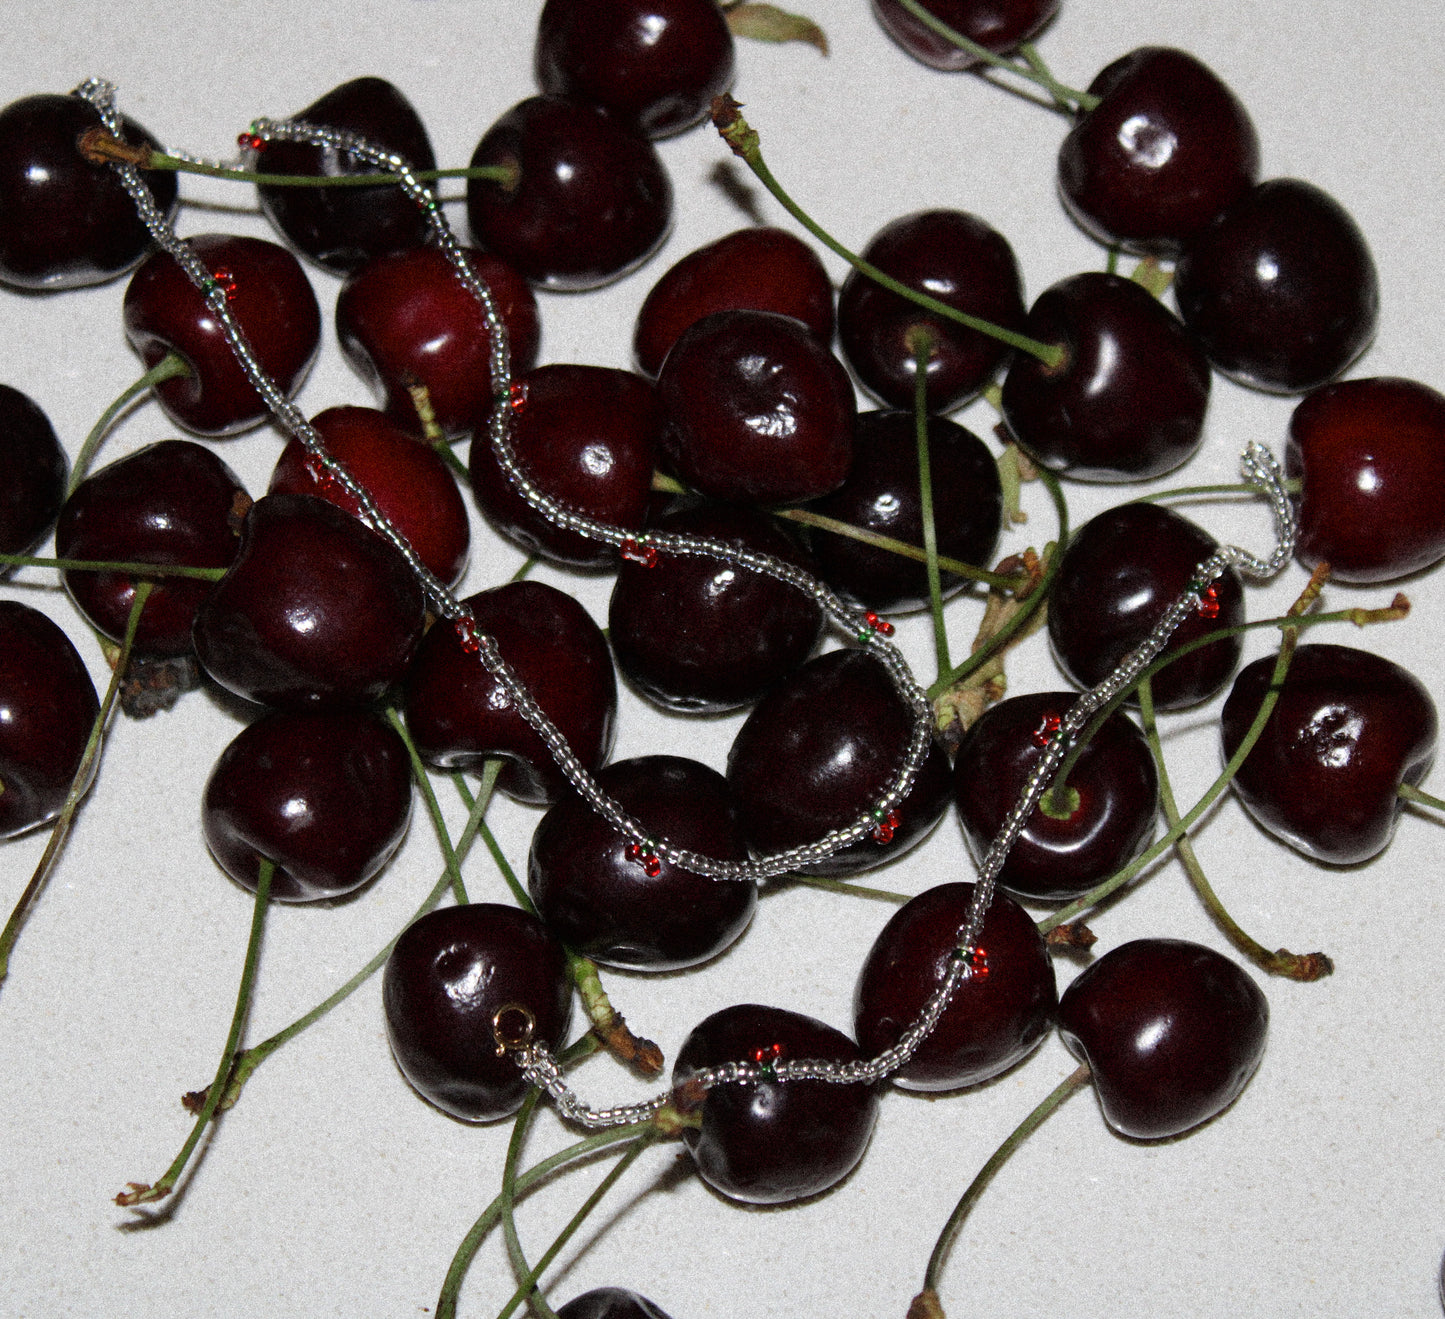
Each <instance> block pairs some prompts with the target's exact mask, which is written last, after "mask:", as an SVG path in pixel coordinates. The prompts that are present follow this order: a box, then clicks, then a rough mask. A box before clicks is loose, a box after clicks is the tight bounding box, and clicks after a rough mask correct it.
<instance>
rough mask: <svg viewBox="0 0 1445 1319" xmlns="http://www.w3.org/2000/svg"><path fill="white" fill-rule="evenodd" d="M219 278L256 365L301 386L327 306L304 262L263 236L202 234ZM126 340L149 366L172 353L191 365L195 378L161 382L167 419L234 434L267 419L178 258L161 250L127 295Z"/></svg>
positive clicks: (196, 243)
mask: <svg viewBox="0 0 1445 1319" xmlns="http://www.w3.org/2000/svg"><path fill="white" fill-rule="evenodd" d="M186 241H187V242H188V243H189V245H190V247H191V250H192V251H193V252H194V253H195V254H196V256H197V257H198V258H199V259H200V261H201V262H202V264H203V265H205V267H206V268H207V269H208V270H209V271H210V272H211V274H212V276H213V277H215V279H216V282H217V283H218V284H221V285H222V286H223V287H225V286H234V291H233V292H232V293H231V295H230V298H229V309H230V312H231V314H232V315H233V316H234V317H235V318H236V320H237V321H238V322H239V324H240V326H241V329H242V330H243V331H244V332H245V335H246V338H247V339H248V340H250V343H251V347H252V349H253V350H254V351H255V354H256V357H257V360H258V361H259V362H260V363H261V365H262V366H263V367H264V368H265V370H266V372H267V373H268V374H269V375H270V376H271V378H272V379H273V380H275V381H276V383H277V384H278V385H279V386H280V388H281V390H282V392H283V393H285V394H288V395H290V394H294V393H295V392H296V391H297V390H298V389H300V387H301V382H302V381H303V380H304V379H305V378H306V373H307V371H308V370H310V368H311V363H312V360H313V359H314V358H315V356H316V351H317V349H318V348H319V347H320V345H321V310H320V308H319V307H318V306H317V303H316V294H315V293H314V292H312V289H311V282H310V280H308V279H307V278H306V272H305V271H304V270H302V269H301V263H300V262H299V261H297V260H296V258H295V257H294V256H292V255H291V253H290V252H288V251H287V250H286V249H285V248H284V247H279V246H277V245H276V244H275V243H268V242H266V241H265V240H264V239H261V238H243V237H239V236H235V235H231V234H199V235H197V236H196V237H194V238H189V239H187V240H186ZM123 316H124V321H125V337H126V338H127V339H128V340H129V341H130V346H131V347H132V348H134V349H135V351H136V352H137V353H139V354H140V357H141V360H142V361H143V362H144V363H145V365H146V369H147V370H149V369H150V368H151V367H153V366H155V365H156V363H157V362H159V361H160V360H161V358H163V357H165V356H166V354H167V353H170V352H175V353H179V354H180V356H181V357H182V358H183V359H184V360H185V363H186V366H187V367H188V368H189V369H190V374H189V375H184V376H176V377H174V378H172V379H170V380H166V381H164V382H162V383H161V384H159V385H157V386H156V389H155V394H156V399H157V401H158V402H159V403H160V405H161V408H162V409H163V410H164V412H165V414H166V415H167V416H168V417H169V418H170V419H171V420H172V421H174V422H175V423H176V424H177V425H179V426H184V427H185V428H186V429H187V430H188V431H192V432H193V433H195V434H197V435H206V436H210V437H212V438H218V437H221V436H225V435H234V434H236V433H237V432H238V431H243V430H246V429H248V428H249V427H251V426H254V425H256V424H257V423H259V422H261V421H264V420H265V419H266V418H267V417H268V416H270V411H269V410H268V409H267V407H266V402H265V400H264V399H263V398H262V397H261V396H260V395H259V394H258V393H257V392H256V390H255V389H254V388H253V387H252V385H251V382H250V381H249V380H247V379H246V374H245V372H244V371H243V370H242V369H241V364H240V362H238V361H237V360H236V357H235V354H234V353H232V352H231V348H230V345H229V344H228V343H227V342H226V336H225V334H224V333H223V331H222V329H221V322H220V321H219V320H218V319H217V318H216V316H215V314H214V313H213V312H212V311H211V309H210V307H209V306H208V305H207V304H206V300H205V298H204V297H203V296H202V294H201V292H200V290H199V289H197V288H196V287H195V286H194V285H192V283H191V281H190V279H189V278H187V276H186V273H185V272H184V271H183V270H182V269H181V267H180V265H179V264H178V263H177V262H176V259H175V258H174V257H172V256H171V255H170V254H169V253H166V252H155V253H153V254H152V255H151V256H149V257H148V258H147V259H146V260H145V261H144V262H142V264H141V266H140V269H139V270H137V271H136V272H135V274H134V275H132V276H131V280H130V283H129V284H128V285H127V286H126V290H125V303H124V310H123Z"/></svg>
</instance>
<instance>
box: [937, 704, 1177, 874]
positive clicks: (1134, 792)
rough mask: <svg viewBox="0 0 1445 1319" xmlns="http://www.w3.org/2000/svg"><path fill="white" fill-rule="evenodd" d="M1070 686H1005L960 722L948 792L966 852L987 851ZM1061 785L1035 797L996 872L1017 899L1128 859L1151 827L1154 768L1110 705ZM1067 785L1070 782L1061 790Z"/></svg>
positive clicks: (1129, 724)
mask: <svg viewBox="0 0 1445 1319" xmlns="http://www.w3.org/2000/svg"><path fill="white" fill-rule="evenodd" d="M1074 699H1075V698H1074V696H1073V694H1072V693H1070V692H1037V693H1030V694H1028V695H1025V696H1012V697H1010V698H1009V699H1008V700H1006V701H1000V702H999V704H997V705H995V706H991V707H990V708H989V709H988V710H986V711H984V713H983V714H982V715H981V716H980V717H979V719H978V720H977V722H975V723H974V725H973V726H972V727H971V728H970V729H969V730H968V733H967V734H966V735H965V737H964V739H963V743H962V744H961V745H960V746H959V748H958V755H957V757H956V758H955V760H954V765H953V785H954V800H955V801H956V802H957V805H958V818H959V821H960V823H961V824H962V825H963V832H964V837H965V838H967V840H968V846H969V850H970V851H971V852H972V853H973V856H974V860H976V861H981V860H982V859H983V857H984V855H985V854H986V853H987V852H988V849H989V846H990V844H992V842H993V840H994V838H995V836H996V835H997V834H998V831H999V828H1000V826H1001V825H1002V824H1003V822H1004V820H1005V819H1006V818H1007V817H1008V814H1009V812H1010V811H1011V810H1013V808H1014V805H1015V803H1016V802H1017V801H1018V799H1019V796H1020V794H1021V793H1022V791H1023V789H1024V785H1025V783H1026V782H1027V780H1028V777H1029V775H1030V773H1032V771H1033V768H1034V766H1035V765H1037V764H1038V762H1039V759H1040V758H1041V757H1042V756H1043V754H1044V750H1045V748H1046V747H1047V746H1048V744H1049V742H1050V741H1051V740H1052V739H1053V737H1054V735H1055V732H1056V730H1057V729H1058V726H1059V721H1060V720H1061V719H1062V718H1063V717H1064V715H1065V714H1067V713H1068V710H1069V707H1070V706H1071V705H1072V704H1073V703H1074ZM1065 788H1066V792H1065V794H1063V796H1064V799H1065V805H1066V806H1067V807H1069V808H1071V809H1069V810H1068V813H1067V814H1062V813H1061V812H1062V810H1063V807H1062V806H1061V805H1059V804H1056V802H1055V799H1054V798H1053V797H1052V796H1049V797H1048V798H1046V800H1045V802H1044V804H1042V805H1040V806H1038V807H1035V809H1034V811H1033V813H1032V814H1031V815H1030V816H1029V818H1028V820H1027V821H1026V822H1025V824H1024V828H1023V832H1022V833H1021V834H1020V835H1019V838H1018V841H1017V842H1016V843H1014V845H1013V848H1012V850H1011V851H1010V852H1009V854H1008V859H1007V860H1006V861H1005V862H1004V864H1003V869H1002V871H1000V872H999V876H998V882H999V884H1000V886H1001V887H1003V888H1004V889H1006V890H1007V891H1008V892H1010V893H1012V894H1013V895H1014V897H1016V898H1019V899H1020V900H1021V901H1024V902H1069V901H1071V900H1073V899H1074V898H1077V897H1082V896H1083V895H1084V894H1085V893H1087V892H1088V891H1089V890H1090V889H1091V888H1093V887H1094V885H1095V884H1097V883H1099V882H1100V881H1101V880H1103V879H1106V878H1107V877H1108V876H1109V875H1112V874H1113V873H1114V871H1116V870H1118V869H1119V868H1120V867H1121V866H1123V865H1125V864H1127V863H1128V862H1129V861H1132V860H1133V859H1134V857H1136V856H1137V855H1138V854H1139V853H1140V852H1141V851H1142V850H1143V849H1144V846H1145V844H1146V843H1148V841H1149V839H1150V837H1151V836H1152V835H1153V833H1154V824H1155V820H1156V818H1157V816H1158V813H1159V776H1158V773H1157V772H1156V770H1155V768H1154V758H1153V756H1152V755H1151V754H1150V752H1149V744H1148V743H1147V742H1146V741H1145V740H1144V735H1143V733H1141V732H1140V731H1139V729H1138V727H1137V725H1135V724H1134V723H1133V721H1132V720H1130V719H1128V718H1126V717H1125V716H1124V715H1123V714H1120V713H1118V712H1115V713H1114V714H1112V715H1110V716H1109V718H1108V719H1107V720H1105V722H1104V724H1103V725H1102V727H1100V729H1099V731H1098V732H1097V733H1095V734H1094V736H1093V737H1091V738H1090V739H1089V741H1088V742H1087V743H1086V744H1085V746H1084V749H1083V751H1082V752H1080V754H1079V758H1078V760H1077V761H1075V762H1074V765H1073V768H1071V769H1070V770H1069V777H1068V782H1067V784H1066V785H1065ZM1069 790H1071V791H1069Z"/></svg>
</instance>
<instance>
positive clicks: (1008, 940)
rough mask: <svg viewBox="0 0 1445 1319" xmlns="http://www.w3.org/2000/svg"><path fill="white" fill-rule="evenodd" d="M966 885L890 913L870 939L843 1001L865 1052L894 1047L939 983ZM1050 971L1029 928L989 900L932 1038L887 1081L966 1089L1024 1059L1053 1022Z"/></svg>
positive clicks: (1003, 904) (965, 903)
mask: <svg viewBox="0 0 1445 1319" xmlns="http://www.w3.org/2000/svg"><path fill="white" fill-rule="evenodd" d="M972 898H973V885H972V884H941V885H939V886H938V887H936V888H931V889H927V890H926V891H925V892H923V893H920V894H919V895H918V896H917V897H916V898H913V899H912V900H911V901H909V902H908V903H907V905H906V906H903V907H900V908H899V909H898V911H897V912H895V913H894V915H893V918H892V919H891V920H890V921H889V922H888V924H887V925H885V926H884V927H883V930H882V932H881V933H880V934H879V935H878V937H877V938H876V939H875V940H874V941H873V947H872V948H871V949H870V950H869V953H868V960H867V961H865V962H864V963H863V970H862V972H861V974H860V975H859V977H858V986H857V988H856V990H855V991H854V995H853V1021H854V1030H855V1033H856V1034H857V1036H858V1047H859V1048H860V1049H862V1050H863V1052H864V1053H865V1054H869V1055H872V1054H878V1053H882V1052H883V1051H884V1050H885V1049H890V1048H892V1047H893V1045H895V1044H897V1043H898V1040H899V1037H900V1036H902V1034H903V1032H904V1031H905V1030H907V1029H908V1027H909V1026H911V1025H912V1024H913V1023H914V1021H916V1020H917V1018H918V1015H919V1013H920V1012H922V1010H923V1006H924V1004H925V1003H927V1002H928V1000H929V999H930V998H931V997H932V996H933V994H934V993H935V992H936V991H937V990H938V988H939V986H940V985H942V984H943V982H944V980H945V979H946V978H947V976H948V972H949V968H950V966H951V964H952V962H953V960H954V954H955V953H956V952H957V949H958V941H959V936H960V933H961V931H962V930H963V928H964V927H965V925H966V924H967V923H968V912H969V904H970V902H971V900H972ZM1057 1005H1058V992H1057V990H1056V989H1055V988H1054V964H1053V960H1052V959H1051V958H1050V957H1049V950H1048V949H1047V948H1046V947H1045V946H1044V940H1043V936H1042V935H1041V934H1040V933H1039V930H1038V926H1036V925H1035V924H1034V923H1033V921H1032V920H1030V919H1029V916H1028V913H1027V912H1026V911H1024V909H1023V908H1022V907H1020V906H1019V905H1018V904H1017V903H1016V902H1014V901H1012V900H1011V899H1010V898H1008V897H1005V896H1003V895H1001V894H1000V895H996V896H995V897H994V899H993V901H992V902H991V903H990V904H989V908H988V911H987V913H986V914H985V915H984V919H983V927H982V929H981V930H980V932H979V936H978V946H977V948H976V949H975V951H974V954H973V958H972V961H971V963H970V969H969V974H968V977H967V979H965V980H964V982H963V983H962V984H961V985H960V986H959V987H958V988H957V989H956V990H955V991H954V993H953V997H952V998H950V999H949V1000H948V1006H947V1008H945V1009H944V1013H943V1016H942V1017H941V1018H940V1019H939V1022H938V1025H937V1026H936V1027H935V1028H934V1030H933V1033H932V1034H931V1035H930V1036H929V1037H928V1038H927V1039H926V1040H924V1042H923V1044H922V1045H921V1046H920V1048H919V1049H918V1052H917V1053H915V1054H914V1055H913V1057H912V1058H911V1059H909V1061H908V1062H907V1063H905V1064H904V1065H903V1066H902V1067H901V1068H900V1069H899V1070H898V1071H897V1072H895V1073H894V1074H893V1076H892V1078H891V1079H892V1080H893V1082H894V1083H895V1084H896V1085H899V1086H901V1087H902V1088H903V1089H905V1090H953V1089H956V1088H957V1087H958V1086H963V1085H976V1084H977V1083H978V1082H980V1081H987V1080H988V1079H989V1078H990V1077H993V1076H997V1075H999V1073H1001V1072H1005V1071H1007V1070H1008V1069H1009V1068H1010V1067H1012V1066H1013V1065H1014V1064H1015V1063H1017V1062H1019V1061H1020V1060H1021V1059H1023V1058H1026V1057H1028V1055H1029V1054H1030V1053H1032V1052H1033V1051H1034V1049H1036V1048H1037V1047H1038V1045H1039V1044H1040V1042H1041V1041H1042V1040H1043V1038H1044V1036H1045V1035H1047V1034H1048V1033H1049V1030H1050V1028H1051V1027H1052V1026H1053V1024H1054V1011H1055V1008H1056V1007H1057Z"/></svg>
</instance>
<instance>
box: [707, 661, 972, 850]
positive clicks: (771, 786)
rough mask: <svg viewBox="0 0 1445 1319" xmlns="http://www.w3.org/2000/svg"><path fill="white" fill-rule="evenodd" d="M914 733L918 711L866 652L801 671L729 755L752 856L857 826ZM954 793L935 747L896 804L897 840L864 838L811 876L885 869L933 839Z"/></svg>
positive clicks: (746, 727)
mask: <svg viewBox="0 0 1445 1319" xmlns="http://www.w3.org/2000/svg"><path fill="white" fill-rule="evenodd" d="M911 732H912V719H911V716H910V712H909V711H908V709H907V707H906V706H905V705H904V704H903V701H902V699H901V698H900V697H899V695H898V693H897V692H896V691H895V690H894V689H893V685H892V683H890V682H889V680H888V675H887V673H886V671H885V670H884V668H883V665H882V664H881V663H880V662H879V661H878V660H876V659H874V657H873V656H872V655H869V654H868V653H867V652H865V651H861V650H834V651H829V652H828V653H827V654H824V655H819V656H818V657H817V658H816V659H812V660H809V661H808V663H807V664H805V665H803V666H802V668H800V669H796V670H794V671H793V672H792V673H791V674H789V675H788V677H786V678H784V679H783V681H782V682H780V683H779V684H778V685H777V686H776V687H774V688H773V689H772V691H770V692H769V693H768V694H767V695H766V696H765V697H764V698H763V699H762V700H761V701H759V702H758V704H757V705H756V706H754V707H753V712H752V713H751V714H750V715H749V716H748V718H747V720H746V722H745V723H744V724H743V726H742V727H741V728H740V729H739V730H738V734H737V736H736V737H735V738H734V739H733V744H732V748H731V750H729V752H728V767H727V777H728V783H729V784H730V785H731V786H732V790H733V793H734V796H735V797H736V800H737V803H738V814H739V818H740V819H741V820H742V825H743V830H744V832H745V834H746V835H747V839H748V842H749V844H750V845H751V847H752V848H753V850H754V851H755V852H758V853H763V854H765V853H770V852H777V851H781V850H783V849H784V848H789V847H796V846H799V845H801V844H803V843H811V842H816V841H817V840H818V839H820V838H822V837H823V836H824V835H825V834H827V833H829V832H831V831H832V830H834V829H839V828H843V827H844V826H846V825H849V824H852V823H853V821H854V820H856V819H857V818H858V817H859V816H860V815H862V814H863V812H864V811H867V810H870V809H872V806H873V802H874V801H875V800H876V799H877V798H878V797H879V796H881V795H882V793H883V791H884V789H885V788H887V787H888V785H889V784H890V783H891V782H892V781H893V778H894V776H895V775H896V774H897V771H898V768H899V766H900V765H901V764H902V763H903V758H904V756H905V755H906V754H907V752H908V743H909V738H910V735H911ZM948 795H949V770H948V757H947V756H946V755H945V754H944V753H943V751H942V750H940V749H939V747H938V746H937V745H934V746H933V747H931V748H930V750H929V754H928V757H927V758H926V759H925V760H924V762H923V765H922V767H921V768H920V769H919V772H918V775H917V777H916V778H915V779H914V782H913V787H912V788H911V789H910V790H909V792H908V795H907V796H906V797H905V798H904V799H903V801H902V802H901V803H900V805H899V806H898V815H899V817H900V820H899V824H898V825H897V827H896V829H895V831H894V834H893V837H892V838H890V839H889V840H888V841H887V842H878V841H875V840H874V839H873V838H872V837H871V836H868V835H864V837H862V838H860V839H858V841H857V842H854V843H851V844H849V845H848V846H847V847H845V848H843V849H842V850H841V851H839V852H835V853H834V854H833V855H832V856H831V857H829V858H828V859H827V860H825V861H819V862H816V863H814V864H813V865H811V866H809V867H807V873H809V874H814V875H831V876H838V875H851V874H859V873H861V872H862V871H865V870H871V869H874V868H875V867H877V866H881V865H886V864H887V863H888V862H889V861H892V860H894V859H895V858H897V857H899V856H902V855H903V853H904V852H906V851H908V850H909V849H910V848H911V847H913V846H915V845H916V844H917V843H919V842H921V841H922V840H923V839H924V838H926V837H927V836H928V833H929V831H930V830H932V828H933V826H934V825H935V824H937V823H938V821H939V819H940V818H941V817H942V815H943V812H944V811H945V810H946V809H947V807H948Z"/></svg>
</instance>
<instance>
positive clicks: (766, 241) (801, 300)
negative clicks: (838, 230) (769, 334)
mask: <svg viewBox="0 0 1445 1319" xmlns="http://www.w3.org/2000/svg"><path fill="white" fill-rule="evenodd" d="M744 307H747V308H751V309H752V310H754V311H776V312H781V313H782V314H783V315H784V316H791V317H793V318H794V319H795V320H800V321H802V322H803V324H804V325H806V326H807V327H808V328H809V329H810V330H812V332H813V333H814V334H816V335H817V336H818V339H819V340H820V341H821V342H822V343H825V344H827V343H831V342H832V339H833V285H832V282H831V281H830V280H829V278H828V272H827V270H826V269H824V267H823V263H822V262H821V261H820V260H819V259H818V254H817V253H816V252H814V251H813V249H812V248H811V247H809V246H808V245H807V244H806V243H805V242H803V241H802V239H800V238H796V237H794V236H793V235H792V234H790V233H789V232H788V231H787V230H786V229H773V228H770V227H768V226H767V225H757V226H754V227H753V228H751V229H738V230H735V231H734V232H733V233H730V234H726V235H724V236H723V237H722V238H719V239H717V240H716V241H715V242H712V243H708V244H707V245H706V246H705V247H699V248H698V249H697V250H696V251H693V252H689V253H688V254H687V255H686V256H685V257H683V258H682V259H681V260H680V261H678V262H677V263H676V264H675V265H673V266H672V267H670V268H669V269H668V271H667V273H666V274H664V275H663V276H662V278H661V279H659V280H658V281H657V283H656V284H654V285H653V286H652V290H651V292H649V293H648V295H647V297H646V298H645V299H644V300H643V303H642V309H641V310H640V311H639V312H638V313H637V328H636V330H635V332H634V334H633V338H632V348H633V352H634V353H635V354H636V357H637V365H638V369H639V370H641V371H642V372H643V373H644V374H646V375H649V376H656V375H657V373H658V372H659V371H660V370H662V363H663V361H664V360H665V359H666V357H667V354H668V353H669V352H670V351H671V349H672V345H673V344H675V343H676V342H677V341H678V339H679V338H680V337H681V335H682V333H683V331H685V330H686V329H687V328H688V327H689V326H691V325H695V324H696V323H697V322H698V321H700V320H702V318H703V317H704V316H711V315H712V313H713V312H715V311H737V310H739V309H740V308H744Z"/></svg>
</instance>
